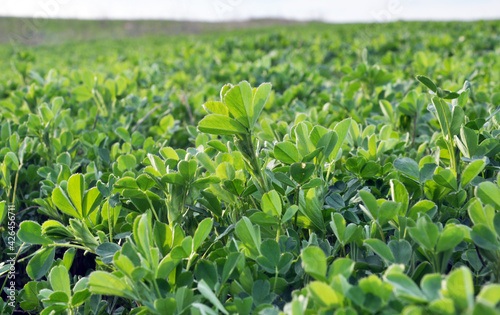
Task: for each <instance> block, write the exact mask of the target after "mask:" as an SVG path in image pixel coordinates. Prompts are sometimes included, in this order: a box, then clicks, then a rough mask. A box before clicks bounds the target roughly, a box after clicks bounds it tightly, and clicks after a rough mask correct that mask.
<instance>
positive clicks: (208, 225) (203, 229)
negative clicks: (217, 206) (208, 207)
mask: <svg viewBox="0 0 500 315" xmlns="http://www.w3.org/2000/svg"><path fill="white" fill-rule="evenodd" d="M212 226H213V221H212V219H211V218H206V219H204V220H203V221H201V222H200V223H199V224H198V228H197V229H196V232H194V237H193V249H192V252H193V253H194V252H196V251H197V250H198V248H199V247H200V245H201V244H202V243H203V241H205V239H206V238H207V237H208V235H209V234H210V231H211V230H212Z"/></svg>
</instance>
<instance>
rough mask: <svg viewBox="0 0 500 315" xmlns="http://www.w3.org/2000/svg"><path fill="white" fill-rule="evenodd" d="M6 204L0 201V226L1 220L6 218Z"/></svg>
mask: <svg viewBox="0 0 500 315" xmlns="http://www.w3.org/2000/svg"><path fill="white" fill-rule="evenodd" d="M6 204H7V202H6V201H5V200H3V201H0V226H1V225H2V223H3V220H4V219H5V217H6V216H7V207H6V206H5V205H6Z"/></svg>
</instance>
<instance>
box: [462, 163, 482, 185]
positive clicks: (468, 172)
mask: <svg viewBox="0 0 500 315" xmlns="http://www.w3.org/2000/svg"><path fill="white" fill-rule="evenodd" d="M485 166H486V163H485V162H484V160H475V161H473V162H472V163H470V164H469V165H467V167H466V168H465V169H464V171H463V172H462V179H461V182H460V186H461V187H462V188H465V187H466V186H467V185H468V184H469V183H470V182H471V181H472V180H473V179H474V178H476V176H477V175H479V173H481V172H482V171H483V170H484V167H485Z"/></svg>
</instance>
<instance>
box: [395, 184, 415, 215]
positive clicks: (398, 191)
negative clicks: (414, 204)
mask: <svg viewBox="0 0 500 315" xmlns="http://www.w3.org/2000/svg"><path fill="white" fill-rule="evenodd" d="M390 186H391V197H392V200H393V201H394V202H397V203H401V207H400V208H399V215H402V216H404V215H406V212H407V211H408V204H409V202H410V201H409V197H408V191H407V190H406V187H405V186H404V185H403V184H402V183H401V182H400V181H398V180H396V179H391V181H390Z"/></svg>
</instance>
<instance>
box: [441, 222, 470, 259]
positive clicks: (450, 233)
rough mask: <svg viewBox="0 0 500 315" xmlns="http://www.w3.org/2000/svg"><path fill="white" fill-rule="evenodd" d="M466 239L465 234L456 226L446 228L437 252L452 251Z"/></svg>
mask: <svg viewBox="0 0 500 315" xmlns="http://www.w3.org/2000/svg"><path fill="white" fill-rule="evenodd" d="M463 239H464V232H463V231H462V230H461V229H460V228H458V227H456V226H448V227H446V228H445V229H444V230H443V232H441V235H440V236H439V240H438V243H437V247H436V252H437V253H440V252H444V251H447V250H450V249H454V248H455V247H456V246H457V245H458V244H460V242H462V240H463Z"/></svg>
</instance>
